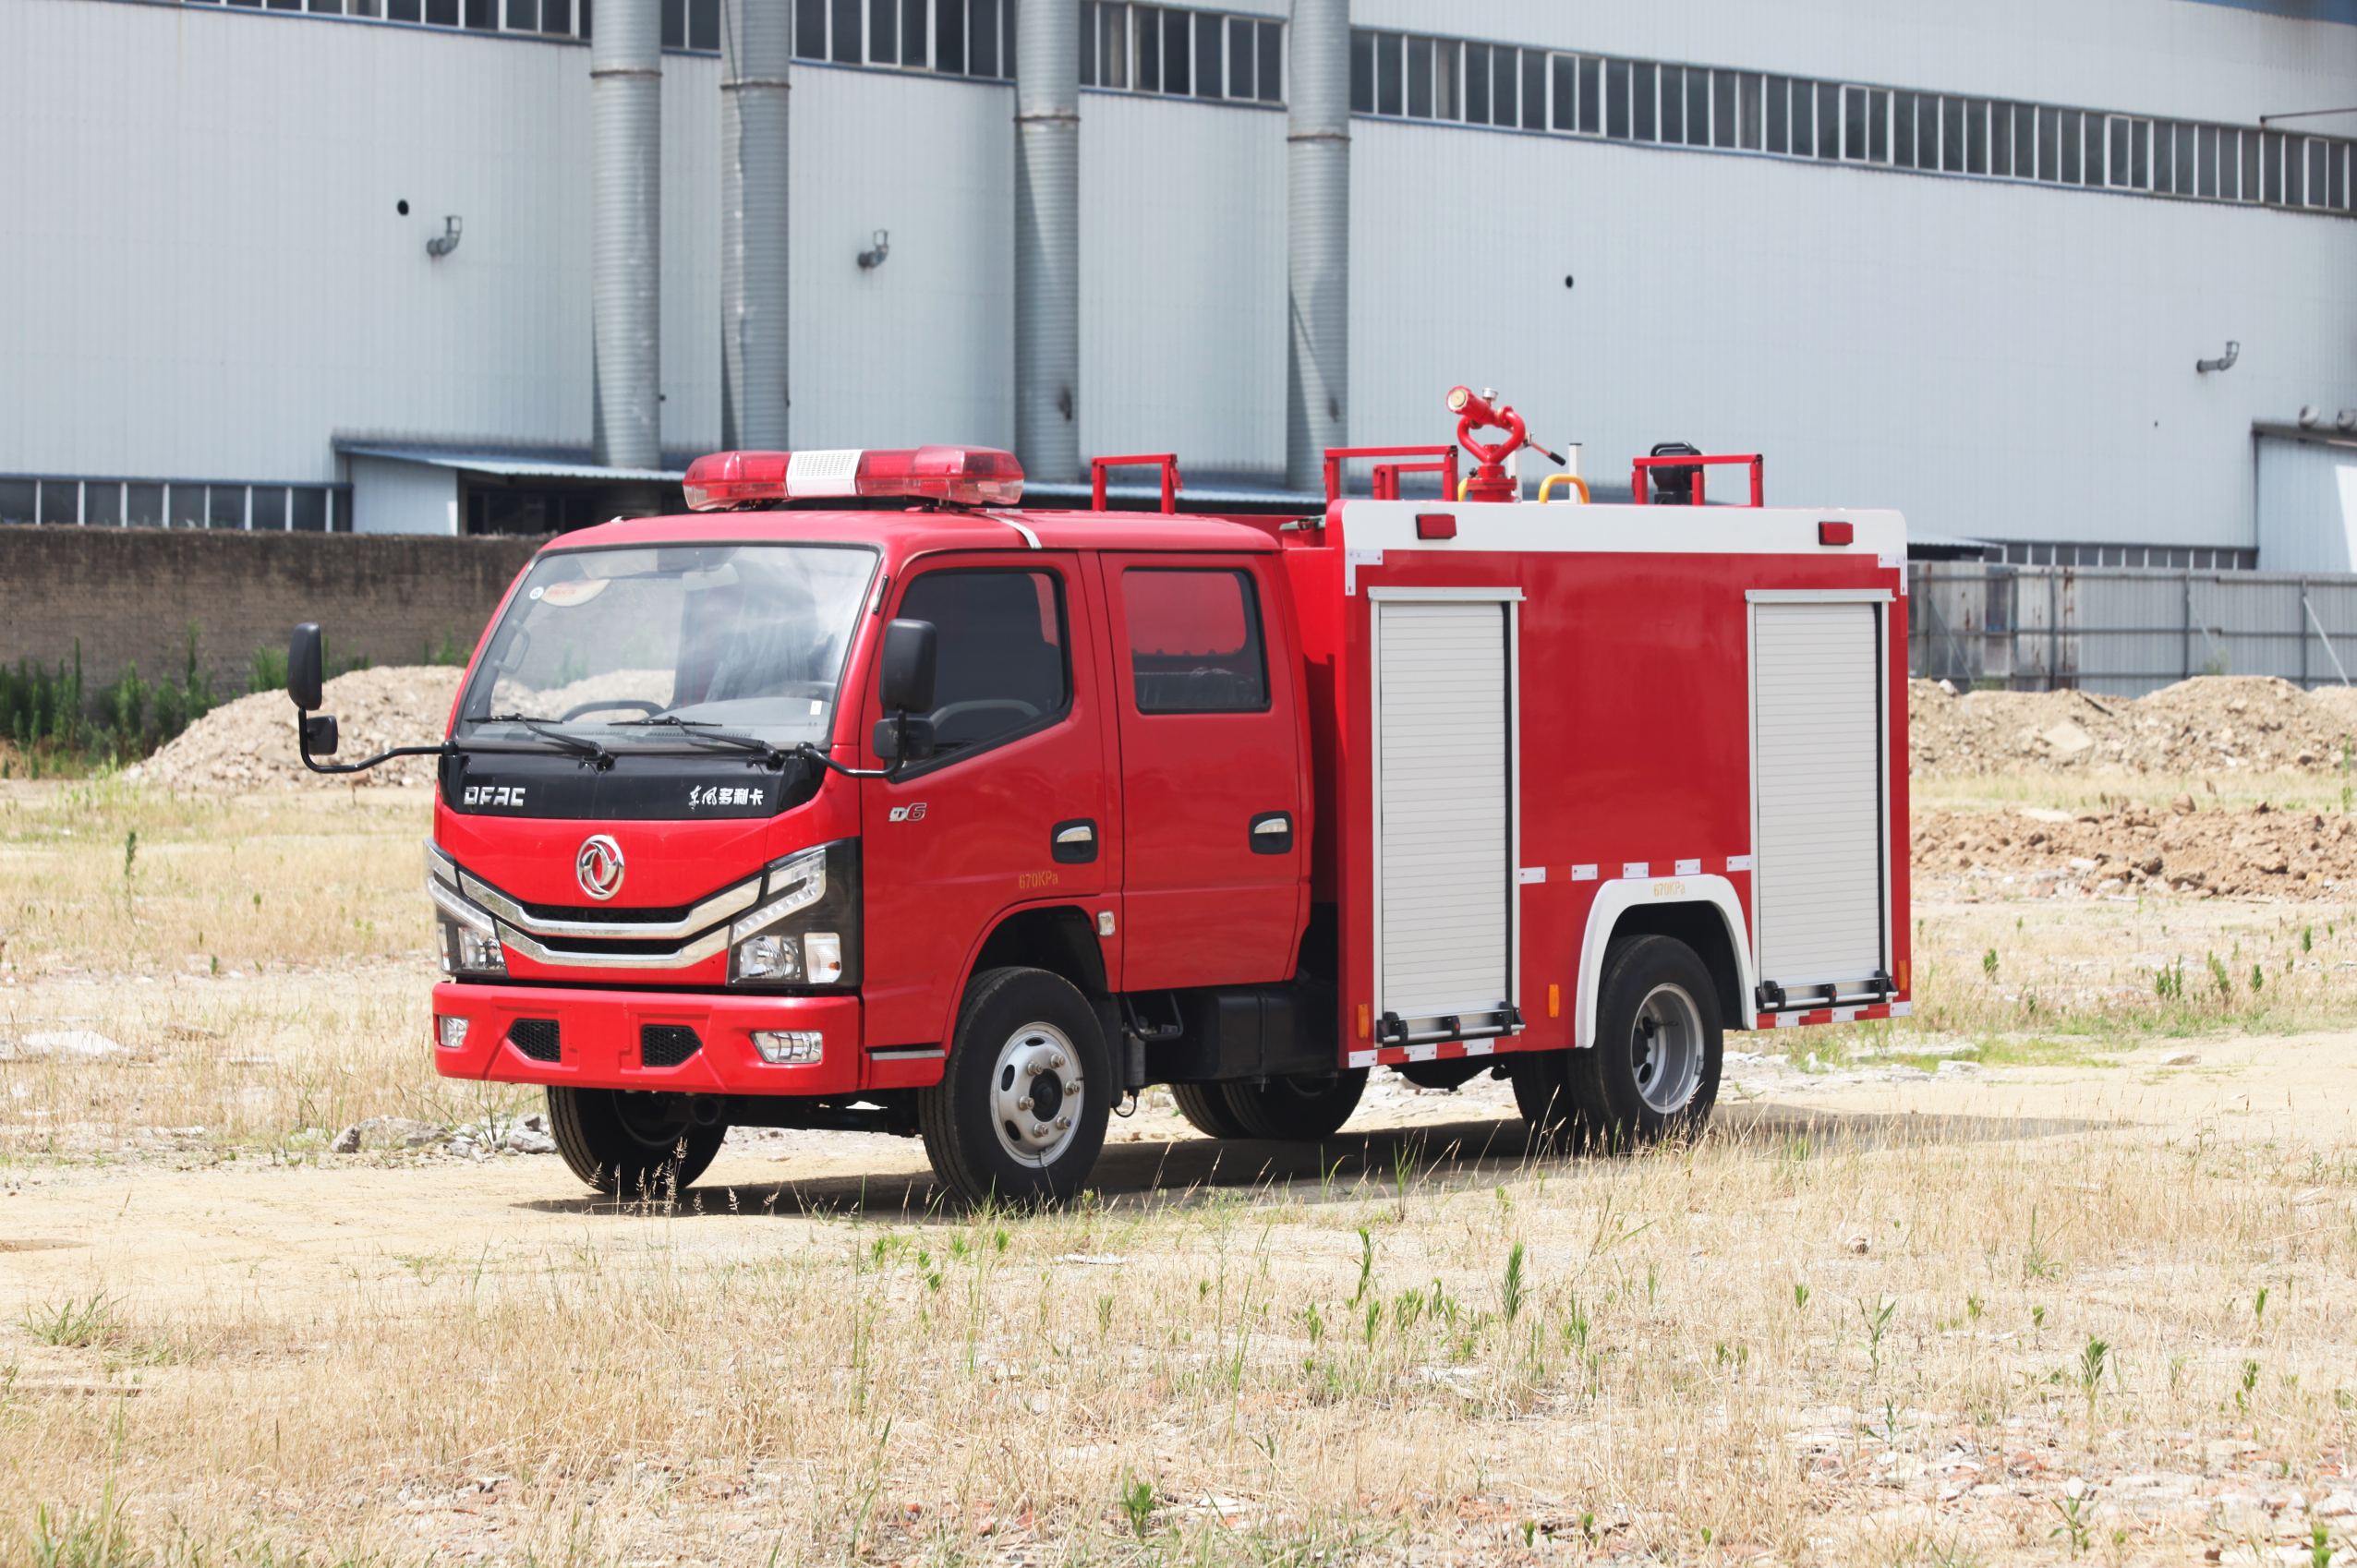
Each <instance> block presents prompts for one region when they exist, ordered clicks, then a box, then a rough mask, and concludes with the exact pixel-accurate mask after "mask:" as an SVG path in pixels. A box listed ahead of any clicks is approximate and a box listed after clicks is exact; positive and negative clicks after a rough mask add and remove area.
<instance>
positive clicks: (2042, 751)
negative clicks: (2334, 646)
mask: <svg viewBox="0 0 2357 1568" xmlns="http://www.w3.org/2000/svg"><path fill="white" fill-rule="evenodd" d="M1907 707H1908V716H1907V755H1908V764H1909V767H1910V770H1911V771H1912V772H1914V773H1916V774H1918V775H1925V776H1933V777H1938V776H1942V775H1945V776H1955V775H1965V774H1989V773H2046V772H2055V771H2067V770H2072V769H2085V768H2090V767H2126V768H2130V769H2133V770H2134V771H2137V772H2146V773H2164V774H2188V773H2207V772H2219V771H2223V770H2225V769H2228V768H2236V767H2249V768H2256V769H2259V770H2262V771H2265V770H2270V769H2276V768H2325V767H2338V766H2339V761H2340V748H2341V745H2342V742H2343V741H2344V739H2345V738H2348V737H2350V736H2352V735H2357V692H2351V691H2350V690H2348V689H2347V688H2343V687H2335V688H2333V689H2331V690H2328V691H2316V692H2303V691H2302V690H2301V689H2300V688H2299V687H2297V686H2295V685H2293V684H2292V683H2291V681H2279V680H2277V679H2276V678H2275V677H2273V676H2266V675H2203V676H2196V677H2195V678H2194V679H2193V680H2191V681H2178V682H2177V683H2176V684H2175V685H2173V686H2165V687H2163V688H2162V689H2161V690H2159V691H2158V692H2155V693H2153V694H2151V695H2149V696H2145V697H2138V698H2135V699H2133V700H2130V699H2128V698H2125V697H2108V696H2102V695H2099V694H2094V693H2088V692H1968V693H1964V694H1958V693H1957V692H1956V691H1955V689H1954V688H1953V687H1952V686H1950V685H1949V684H1948V683H1947V682H1946V681H1909V682H1907Z"/></svg>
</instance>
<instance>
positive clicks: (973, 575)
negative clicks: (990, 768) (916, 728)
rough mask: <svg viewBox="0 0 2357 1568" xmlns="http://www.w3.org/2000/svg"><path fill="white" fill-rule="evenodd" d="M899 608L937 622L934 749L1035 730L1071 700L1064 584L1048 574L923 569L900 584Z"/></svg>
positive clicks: (977, 744)
mask: <svg viewBox="0 0 2357 1568" xmlns="http://www.w3.org/2000/svg"><path fill="white" fill-rule="evenodd" d="M900 616H901V617H902V618H903V619H905V620H910V621H932V622H933V624H934V625H935V627H936V628H937V629H938V633H939V637H940V660H941V663H940V674H939V677H938V678H937V680H936V681H935V682H934V689H933V712H932V714H931V716H930V717H931V718H932V719H933V725H934V730H935V736H936V740H935V744H936V745H937V747H938V748H939V751H940V754H942V755H944V756H955V755H958V754H961V753H966V752H972V751H975V750H978V749H980V748H982V747H984V746H986V745H988V744H990V743H992V742H996V741H997V740H1000V739H1002V738H1004V737H1006V736H1007V735H1009V734H1010V733H1011V732H1013V731H1015V730H1029V729H1033V728H1036V727H1037V726H1038V725H1039V723H1040V722H1041V721H1042V720H1046V719H1050V718H1054V717H1056V716H1058V715H1060V714H1062V713H1063V712H1064V711H1065V710H1066V709H1067V708H1068V707H1070V705H1071V695H1072V677H1071V660H1070V654H1069V646H1068V640H1067V638H1066V635H1065V616H1064V585H1063V579H1062V578H1060V577H1058V575H1057V574H1056V573H1053V572H931V573H926V574H925V575H924V576H922V577H919V578H918V579H916V581H914V582H913V583H911V584H910V585H909V588H908V592H907V593H905V594H904V595H902V596H901V598H900Z"/></svg>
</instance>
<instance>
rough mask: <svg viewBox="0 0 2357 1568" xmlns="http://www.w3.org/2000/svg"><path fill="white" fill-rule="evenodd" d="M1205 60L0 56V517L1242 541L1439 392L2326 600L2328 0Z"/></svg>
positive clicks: (2336, 56)
mask: <svg viewBox="0 0 2357 1568" xmlns="http://www.w3.org/2000/svg"><path fill="white" fill-rule="evenodd" d="M1239 5H1242V6H1243V8H1239V9H1226V10H1212V9H1189V8H1178V7H1173V6H1149V5H1134V4H1127V3H1121V0H1086V3H1082V0H594V6H595V9H594V14H593V0H267V3H251V0H249V3H245V4H233V3H224V0H185V3H160V4H159V3H147V0H0V60H5V61H6V62H9V64H6V66H0V80H5V82H6V91H5V92H4V93H0V125H5V127H6V138H5V142H6V148H7V150H8V151H7V152H6V156H5V158H0V200H5V203H6V211H7V212H8V213H9V214H10V219H11V222H10V225H9V227H10V237H9V243H8V244H7V246H6V251H5V260H0V281H5V287H0V367H5V371H6V374H5V379H0V521H5V522H11V523H35V522H37V523H40V524H42V525H82V526H116V525H131V526H139V525H146V526H168V527H175V528H176V527H211V528H233V529H248V528H250V529H296V530H303V529H311V530H330V531H340V530H347V529H357V530H360V531H393V532H444V533H453V532H454V533H470V532H474V533H481V532H510V533H537V532H545V531H550V530H553V529H557V528H562V527H567V526H573V525H578V524H580V523H584V522H586V521H590V520H592V519H593V518H595V517H599V516H603V515H605V514H607V513H608V512H609V511H610V510H613V509H616V508H619V507H623V506H628V505H632V504H636V503H638V502H640V501H644V499H645V498H647V497H648V496H659V494H660V488H661V487H662V486H664V485H666V484H668V483H671V482H673V481H675V479H676V476H677V474H678V472H679V470H680V469H681V468H682V467H683V465H684V463H685V461H686V460H687V459H688V458H689V457H691V456H692V455H694V454H695V453H696V452H703V451H707V450H711V449H714V448H717V447H719V446H721V445H722V444H723V443H724V442H736V443H739V444H748V445H751V444H759V445H764V446H775V445H784V444H789V443H790V444H791V445H792V446H793V447H796V448H832V447H846V446H870V447H874V446H905V445H913V444H919V443H923V442H928V441H940V442H975V443H983V444H988V445H994V446H1004V447H1009V448H1013V449H1015V450H1017V451H1018V452H1021V454H1022V455H1023V456H1024V458H1025V462H1026V464H1027V465H1028V466H1029V467H1030V468H1031V469H1032V472H1033V476H1034V477H1035V479H1039V480H1041V481H1043V482H1047V483H1053V482H1056V481H1064V482H1071V481H1075V480H1082V479H1085V471H1084V470H1076V469H1075V467H1074V464H1075V463H1076V462H1077V461H1079V460H1083V459H1085V458H1086V457H1087V456H1088V455H1090V454H1093V453H1105V452H1165V451H1175V452H1177V453H1178V456H1179V459H1180V462H1181V464H1182V466H1183V468H1184V471H1185V472H1186V474H1187V475H1188V477H1189V481H1190V484H1191V488H1192V490H1193V492H1194V493H1195V494H1196V495H1197V496H1198V497H1211V496H1216V495H1219V494H1231V495H1232V494H1237V493H1241V492H1263V494H1265V495H1272V496H1277V497H1281V496H1282V495H1284V494H1286V493H1292V492H1299V490H1300V489H1301V488H1304V485H1305V483H1306V481H1305V479H1304V471H1303V469H1302V466H1301V456H1302V453H1303V452H1305V451H1308V450H1311V449H1313V448H1317V447H1322V446H1324V445H1325V444H1331V443H1333V442H1336V441H1342V440H1347V441H1348V442H1351V443H1357V444H1371V443H1396V442H1412V441H1431V440H1441V439H1444V435H1445V433H1446V431H1447V429H1448V428H1449V425H1448V421H1447V419H1446V417H1445V416H1444V413H1443V410H1442V407H1441V398H1442V394H1443V393H1444V392H1445V391H1446V389H1447V388H1449V387H1450V386H1451V385H1453V384H1455V383H1457V382H1467V383H1470V384H1472V385H1474V386H1476V387H1484V386H1487V387H1494V388H1496V389H1498V391H1499V392H1500V394H1501V395H1502V396H1503V397H1504V398H1505V399H1506V400H1507V401H1510V402H1511V403H1512V404H1514V405H1515V406H1516V407H1517V409H1519V410H1520V411H1521V412H1522V413H1523V414H1524V416H1526V417H1527V418H1529V421H1530V424H1531V429H1532V433H1533V435H1534V437H1535V438H1536V439H1538V440H1540V441H1541V442H1542V443H1543V444H1544V445H1547V446H1549V447H1552V448H1554V449H1555V450H1556V451H1558V452H1563V451H1564V450H1565V447H1567V446H1572V445H1577V447H1578V449H1579V460H1580V462H1581V463H1582V465H1583V469H1584V472H1585V473H1586V475H1587V476H1588V478H1589V482H1590V483H1591V485H1593V486H1594V487H1595V488H1596V490H1597V493H1598V497H1599V499H1603V498H1604V497H1606V496H1609V495H1611V494H1613V493H1614V488H1615V487H1616V486H1617V488H1618V489H1619V491H1620V492H1621V493H1626V486H1627V484H1628V468H1627V464H1626V460H1627V458H1628V457H1629V456H1631V455H1633V454H1636V453H1641V452H1645V451H1647V450H1648V449H1649V448H1650V446H1651V445H1652V444H1653V443H1655V442H1658V441H1665V440H1686V441H1691V442H1693V443H1694V444H1695V445H1697V446H1698V447H1699V448H1701V449H1702V450H1704V451H1706V452H1754V451H1757V452H1765V453H1766V454H1767V483H1768V493H1769V496H1770V499H1771V501H1787V502H1789V501H1807V502H1823V503H1826V504H1836V503H1838V504H1847V505H1856V506H1890V507H1897V508H1900V509H1902V510H1904V512H1905V513H1906V514H1907V516H1908V518H1909V520H1910V523H1911V524H1912V525H1913V526H1914V528H1915V529H1916V530H1917V531H1918V532H1919V533H1921V534H1923V535H1926V536H1952V537H1960V538H1968V539H1973V540H1982V541H1993V542H1995V543H1996V545H1997V546H1998V547H1999V548H2000V552H2001V553H2003V554H2006V555H2008V556H2010V558H2011V559H2013V560H2016V561H2023V562H2025V563H2038V562H2048V561H2062V562H2079V563H2084V564H2087V565H2107V566H2111V565H2116V566H2126V567H2136V566H2176V567H2193V568H2203V569H2215V568H2225V569H2238V570H2239V569H2251V568H2261V569H2273V568H2280V569H2283V570H2288V571H2300V572H2317V573H2346V572H2348V571H2350V570H2351V566H2352V537H2353V536H2357V412H2350V413H2344V410H2357V362H2352V349H2353V348H2357V288H2352V287H2351V282H2352V279H2357V223H2352V222H2351V201H2352V188H2351V185H2352V178H2353V177H2357V175H2352V171H2351V156H2350V153H2351V141H2350V140H2349V139H2348V138H2349V137H2350V136H2351V135H2352V134H2357V3H2352V0H2081V3H2077V4H2073V5H2068V6H2057V5H2053V4H2050V3H2041V0H1978V3H1976V4H1972V5H1963V4H1954V3H1945V4H1938V5H1919V6H1883V7H1861V6H1853V5H1840V4H1835V3H1833V0H1682V3H1680V4H1675V5H1656V6H1607V5H1601V4H1589V3H1586V0H1498V3H1496V4H1493V5H1491V6H1482V7H1478V8H1468V7H1464V6H1444V5H1440V4H1437V3H1434V0H1355V3H1353V4H1346V3H1345V0H1296V3H1295V4H1294V5H1293V6H1290V7H1289V8H1288V7H1287V5H1286V4H1285V3H1284V0H1266V3H1265V4H1264V5H1262V6H1261V7H1260V8H1257V9H1255V8H1252V6H1251V5H1250V4H1246V3H1245V0H1239ZM642 20H643V25H642ZM658 24H659V38H658V37H657V36H656V28H657V26H658ZM1019 24H1021V25H1019ZM634 50H635V53H634ZM1027 50H1028V53H1027V52H1026V51H1027ZM764 51H767V53H766V54H765V53H764ZM593 72H594V73H595V74H594V75H593ZM1019 78H1023V79H1021V80H1020V81H1019ZM1033 78H1037V82H1038V84H1039V85H1038V88H1037V93H1034V87H1033ZM1059 83H1060V84H1061V85H1059ZM601 92H603V93H608V94H609V98H608V99H607V100H603V101H601V100H599V98H598V94H599V93H601ZM1066 92H1069V93H1070V103H1069V105H1067V103H1065V101H1064V99H1063V98H1062V97H1060V96H1059V94H1063V93H1066ZM1040 94H1044V96H1040ZM1034 98H1036V102H1034ZM1346 99H1347V102H1346ZM600 103H610V108H607V107H600ZM1329 103H1330V104H1331V106H1332V107H1331V109H1330V110H1328V109H1326V108H1325V107H1324V105H1327V104H1329ZM2327 111H2351V112H2347V113H2342V114H2339V115H2333V114H2330V113H2325V112H2327ZM1321 115H1330V122H1329V120H1328V119H1322V118H1321V117H1320V116H1321ZM2286 116H2292V117H2286ZM1059 161H1060V162H1059ZM1321 182H1323V183H1321ZM624 187H627V197H628V202H629V203H635V206H628V205H627V204H625V203H623V202H622V198H621V197H618V196H616V195H614V194H613V193H615V192H617V191H622V190H623V189H624ZM601 188H602V189H603V190H604V191H605V192H606V194H605V195H604V196H601V195H600V190H601ZM601 201H604V202H605V203H606V205H605V206H604V207H602V208H601V206H600V202H601ZM634 224H635V226H633V225H634ZM617 225H620V226H617ZM601 247H602V248H601ZM1059 247H1060V248H1059ZM633 291H635V293H634V292H633ZM772 301H783V302H784V304H783V307H782V309H780V308H778V307H777V306H775V305H773V304H772V303H771V302H772ZM634 312H635V314H634ZM780 327H782V330H780ZM609 333H611V334H616V335H606V334H609ZM2197 366H2199V367H2205V368H2197ZM633 378H635V380H634V379H633ZM731 388H735V389H737V390H736V391H734V392H731V391H730V390H729V389H731ZM642 393H643V394H644V395H642ZM765 399H766V400H769V402H765V401H764V400H765ZM732 400H733V402H732ZM770 403H774V406H770V405H769V404H770ZM2303 411H2304V413H2303ZM1288 443H1290V448H1291V451H1290V454H1289V455H1288ZM1536 477H1537V476H1536V474H1535V473H1534V472H1531V471H1529V470H1526V473H1525V478H1526V479H1527V480H1529V481H1531V482H1533V483H1534V484H1535V480H1536Z"/></svg>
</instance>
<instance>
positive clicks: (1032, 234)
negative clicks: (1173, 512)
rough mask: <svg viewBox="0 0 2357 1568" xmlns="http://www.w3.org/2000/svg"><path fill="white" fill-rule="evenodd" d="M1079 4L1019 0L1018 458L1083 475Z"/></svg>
mask: <svg viewBox="0 0 2357 1568" xmlns="http://www.w3.org/2000/svg"><path fill="white" fill-rule="evenodd" d="M1080 49H1081V38H1080V7H1079V6H1077V5H1075V4H1074V3H1073V0H1020V8H1019V9H1018V11H1017V12H1016V23H1015V455H1016V456H1017V457H1019V458H1021V460H1022V464H1023V472H1024V473H1025V474H1027V475H1029V476H1031V477H1033V478H1034V479H1038V480H1042V481H1045V482H1048V483H1057V484H1070V483H1072V482H1074V481H1076V480H1078V479H1079V478H1080V476H1081V427H1080V406H1079V405H1080V392H1081V280H1080V272H1081V237H1080V189H1081V61H1080Z"/></svg>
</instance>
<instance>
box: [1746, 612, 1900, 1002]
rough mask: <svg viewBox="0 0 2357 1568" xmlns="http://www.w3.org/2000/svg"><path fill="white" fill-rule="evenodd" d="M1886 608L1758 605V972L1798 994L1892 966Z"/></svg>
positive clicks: (1754, 663) (1754, 657)
mask: <svg viewBox="0 0 2357 1568" xmlns="http://www.w3.org/2000/svg"><path fill="white" fill-rule="evenodd" d="M1881 626H1882V607H1881V606H1880V605H1879V604H1871V603H1841V604H1826V603H1759V604H1755V605H1753V606H1752V645H1751V671H1752V723H1753V735H1752V768H1753V777H1754V779H1755V789H1756V790H1757V791H1758V797H1757V801H1756V803H1755V808H1754V809H1755V812H1756V814H1757V816H1756V821H1757V827H1756V836H1755V837H1754V838H1753V844H1752V848H1753V855H1754V862H1753V864H1754V872H1753V875H1754V895H1753V897H1754V902H1755V904H1756V906H1757V911H1758V919H1759V978H1760V979H1761V980H1762V981H1769V982H1773V983H1776V984H1778V985H1781V986H1783V987H1784V988H1785V990H1786V991H1787V992H1791V991H1794V990H1795V989H1796V988H1805V987H1809V986H1822V985H1827V984H1833V983H1853V982H1862V981H1867V980H1870V979H1872V978H1873V977H1874V976H1875V974H1876V973H1877V972H1878V971H1880V970H1882V969H1883V967H1884V942H1883V937H1884V930H1885V916H1884V910H1883V875H1882V860H1883V854H1884V848H1885V845H1886V844H1887V843H1888V841H1889V835H1888V833H1887V832H1886V830H1885V826H1884V820H1883V787H1882V768H1883V762H1884V744H1883V714H1884V710H1885V703H1884V701H1883V693H1882V679H1883V677H1882V666H1883V659H1882V636H1881Z"/></svg>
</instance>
